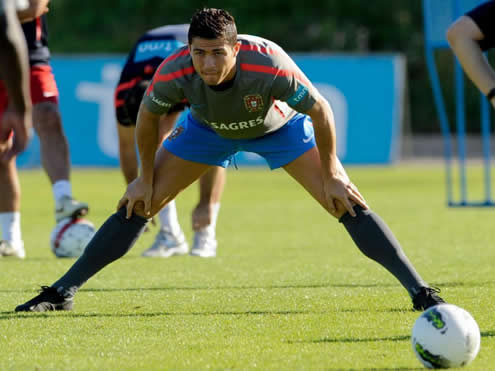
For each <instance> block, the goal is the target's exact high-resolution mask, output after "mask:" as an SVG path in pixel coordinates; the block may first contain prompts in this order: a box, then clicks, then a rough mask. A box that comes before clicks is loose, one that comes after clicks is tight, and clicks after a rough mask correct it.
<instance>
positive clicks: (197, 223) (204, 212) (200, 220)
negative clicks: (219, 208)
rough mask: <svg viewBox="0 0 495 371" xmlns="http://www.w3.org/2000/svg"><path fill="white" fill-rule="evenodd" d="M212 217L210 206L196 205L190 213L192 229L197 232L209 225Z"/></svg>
mask: <svg viewBox="0 0 495 371" xmlns="http://www.w3.org/2000/svg"><path fill="white" fill-rule="evenodd" d="M212 215H213V211H212V205H210V204H198V205H197V206H196V207H195V208H194V210H193V212H192V228H193V230H194V231H195V232H196V231H199V230H200V229H203V228H205V227H207V226H209V225H210V224H211V218H212Z"/></svg>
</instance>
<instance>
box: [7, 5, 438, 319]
mask: <svg viewBox="0 0 495 371" xmlns="http://www.w3.org/2000/svg"><path fill="white" fill-rule="evenodd" d="M184 99H187V101H188V102H189V103H190V105H191V110H190V112H189V114H188V116H187V119H186V120H185V121H184V122H181V123H180V124H179V126H178V127H177V128H176V129H175V133H174V134H173V135H171V136H170V137H168V138H167V139H166V140H165V141H164V143H163V146H162V148H160V150H159V151H158V153H156V151H155V149H156V146H157V145H158V143H159V140H160V138H159V135H158V125H159V120H160V117H161V116H162V115H163V114H165V113H167V112H168V110H169V109H170V108H172V107H173V106H174V105H176V104H177V103H179V102H181V101H183V100H184ZM136 137H137V143H138V148H139V155H140V156H139V158H140V165H141V166H140V174H139V176H138V177H137V178H136V179H135V180H134V181H133V182H132V183H131V184H129V186H128V187H127V191H126V192H125V194H124V196H123V197H122V198H121V199H120V201H119V203H118V207H117V212H116V213H115V214H113V215H112V216H110V217H109V218H108V219H107V221H106V222H105V223H104V224H103V226H102V227H101V228H100V229H99V230H98V232H97V233H96V235H95V236H94V238H93V239H92V240H91V241H90V242H89V244H88V246H87V247H86V249H85V251H84V253H83V255H82V256H81V257H80V258H79V259H78V260H77V261H76V262H75V264H74V265H73V266H72V267H71V268H70V269H69V271H68V272H66V273H65V274H64V275H63V276H62V277H61V278H60V279H59V280H57V281H56V282H55V283H54V284H53V285H52V286H50V287H46V286H45V287H43V288H42V292H41V293H40V294H39V295H38V296H36V297H34V298H33V299H31V300H29V301H28V302H26V303H24V304H21V305H19V306H18V307H17V308H16V309H15V310H16V311H47V310H70V309H72V306H73V298H74V294H75V293H76V292H77V290H78V289H79V288H80V287H81V286H82V285H83V284H84V283H85V282H86V281H87V280H88V279H89V278H90V277H92V276H93V275H94V274H96V273H97V272H98V271H99V270H101V269H102V268H103V267H105V266H106V265H107V264H109V263H111V262H113V261H115V260H116V259H118V258H120V257H121V256H123V255H124V254H125V253H126V252H127V251H128V250H129V249H130V248H131V247H132V245H133V243H134V241H135V240H136V239H137V238H138V237H139V234H140V233H141V231H142V230H143V228H144V226H145V225H146V223H147V221H148V219H149V218H151V217H152V216H153V215H155V214H156V213H157V212H158V211H159V210H160V209H161V208H162V207H163V206H164V205H165V204H167V203H168V202H170V201H171V200H173V199H174V198H175V196H176V195H177V194H178V193H179V192H180V191H182V190H183V189H184V188H186V187H187V186H188V185H190V184H191V183H192V182H194V181H195V180H196V179H198V178H199V177H200V176H201V175H202V174H204V173H205V172H206V171H208V170H209V169H210V168H211V167H212V166H227V165H228V163H229V162H230V160H231V158H232V156H233V155H234V154H235V153H236V152H238V151H242V150H245V151H249V152H256V153H258V154H260V155H261V156H263V157H264V158H265V159H266V160H267V162H268V164H269V166H270V167H271V168H272V169H273V168H278V167H282V168H283V169H284V170H285V171H286V172H287V173H288V174H289V175H291V176H292V177H293V178H294V179H295V180H296V181H297V182H299V183H300V184H301V186H302V187H303V188H304V189H306V191H308V192H309V193H310V195H311V196H312V197H313V198H314V199H315V200H316V201H317V202H318V203H319V204H320V205H321V206H322V207H323V208H324V209H325V210H327V211H328V213H329V214H331V215H332V216H334V217H335V218H337V219H338V220H339V221H340V222H341V223H342V224H343V225H344V227H345V228H346V230H347V232H348V233H349V234H350V236H351V237H352V239H353V240H354V242H355V243H356V245H357V246H358V248H359V249H360V250H361V251H362V252H363V253H364V254H365V255H366V256H368V257H369V258H371V259H373V260H375V261H377V262H378V263H380V264H381V265H382V266H383V267H385V268H386V269H387V270H388V271H389V272H390V273H392V274H393V275H394V276H395V277H396V278H397V279H398V280H399V282H400V283H401V284H402V285H403V286H404V288H405V289H406V290H407V291H408V293H409V295H410V296H411V298H412V302H413V308H414V309H417V310H423V309H425V308H428V307H430V306H432V305H435V304H439V303H443V302H444V301H443V300H442V299H441V298H440V297H439V296H438V295H437V292H438V290H436V289H433V288H431V287H429V286H428V285H427V284H426V282H425V281H424V280H423V279H422V278H421V277H420V275H419V274H418V273H417V272H416V270H415V269H414V267H413V266H412V264H411V263H410V262H409V260H408V259H407V257H406V256H405V254H404V252H403V250H402V248H401V246H400V244H399V242H398V241H397V240H396V238H395V237H394V235H393V234H392V232H391V231H390V229H389V228H388V226H387V225H386V224H385V222H384V221H383V220H382V219H380V217H379V216H378V215H376V214H375V213H374V212H373V211H371V210H370V209H369V208H368V206H367V204H366V202H365V200H364V199H363V197H362V196H361V194H360V193H359V191H358V189H357V187H356V186H355V185H354V184H353V183H352V182H351V181H350V180H349V178H348V177H347V174H346V172H345V170H344V168H343V167H342V166H341V164H340V162H339V160H338V158H337V155H336V148H335V145H336V140H335V124H334V120H333V114H332V110H331V108H330V105H329V104H328V102H327V101H326V100H325V99H324V98H323V97H322V96H321V95H320V94H319V93H318V91H317V90H316V89H315V88H314V86H313V85H312V84H311V82H310V81H308V79H307V78H306V76H305V75H304V74H303V73H302V72H301V71H300V70H299V68H298V67H297V66H296V64H295V63H294V62H293V61H292V59H291V58H290V57H289V56H288V55H287V54H286V53H285V52H284V50H283V49H282V48H280V47H279V46H278V45H276V44H275V43H273V42H271V41H268V40H266V39H262V38H260V37H255V36H250V35H237V29H236V25H235V21H234V18H233V17H232V16H231V15H230V14H229V13H228V12H226V11H225V10H222V9H212V8H207V9H202V10H199V11H198V12H196V13H195V14H194V15H193V17H192V19H191V24H190V28H189V33H188V45H187V46H184V47H183V48H180V49H179V50H178V51H176V52H175V53H174V54H172V55H171V56H169V57H168V58H167V59H165V60H164V61H163V62H162V64H161V65H160V67H159V68H158V69H157V71H156V72H155V75H154V77H153V80H152V82H151V84H150V85H149V87H148V89H147V91H146V94H145V96H144V98H143V102H142V103H141V108H140V110H139V114H138V121H137V126H136ZM329 238H331V236H329Z"/></svg>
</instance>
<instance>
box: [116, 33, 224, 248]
mask: <svg viewBox="0 0 495 371" xmlns="http://www.w3.org/2000/svg"><path fill="white" fill-rule="evenodd" d="M188 29H189V25H188V24H181V25H170V26H163V27H159V28H155V29H153V30H150V31H148V32H146V33H145V34H144V35H142V36H141V37H140V38H139V40H138V41H137V42H136V44H135V45H134V46H133V48H132V50H131V52H130V53H129V56H128V57H127V60H126V63H125V65H124V68H123V70H122V73H121V75H120V80H119V83H118V85H117V88H116V90H115V108H116V116H117V132H118V137H119V150H120V152H119V153H120V167H121V169H122V172H123V174H124V178H125V180H126V182H127V184H129V183H131V182H132V181H133V180H134V179H136V178H137V176H138V159H137V155H136V140H135V131H136V130H135V127H136V120H137V114H138V110H139V106H140V104H141V99H142V98H143V94H144V92H145V90H146V88H147V87H148V84H149V82H150V80H151V78H152V77H153V74H154V72H155V70H156V69H157V68H158V66H159V65H160V63H161V62H162V61H163V60H164V59H165V58H166V57H168V56H169V55H170V54H172V53H173V52H174V50H175V49H177V48H178V47H181V46H184V45H185V44H186V43H187V31H188ZM185 106H186V102H180V103H179V104H176V105H175V106H174V107H172V108H171V109H170V110H169V111H168V112H167V114H166V115H163V116H162V117H161V118H160V134H159V137H160V140H159V142H160V143H161V142H162V139H163V138H165V137H167V136H168V135H169V134H170V132H171V131H172V129H173V127H174V126H175V124H176V122H177V119H178V118H179V116H180V113H181V112H182V111H183V109H184V107H185ZM224 184H225V169H224V168H222V167H218V166H216V167H213V168H212V169H211V170H210V171H209V172H208V173H206V174H205V175H203V177H202V178H201V179H200V200H199V203H198V205H197V206H196V208H195V209H194V211H193V214H192V226H193V229H194V231H195V234H194V242H193V246H192V248H191V252H190V253H191V255H193V256H200V257H203V258H208V257H214V256H216V251H217V240H216V237H215V227H216V222H217V218H218V212H219V209H220V198H221V195H222V192H223V187H224ZM158 219H159V220H160V230H159V232H158V234H157V235H156V238H155V242H154V243H153V245H151V247H150V248H149V249H147V250H146V251H144V253H143V256H146V257H163V258H167V257H170V256H174V255H183V254H187V252H188V249H189V247H188V244H187V242H186V239H185V237H184V233H183V232H182V229H181V227H180V224H179V221H178V218H177V209H176V206H175V201H174V200H172V201H170V202H169V203H168V204H167V205H166V206H165V207H164V208H163V209H162V210H160V212H159V213H158Z"/></svg>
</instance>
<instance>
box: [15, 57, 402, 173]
mask: <svg viewBox="0 0 495 371" xmlns="http://www.w3.org/2000/svg"><path fill="white" fill-rule="evenodd" d="M293 58H294V60H295V62H296V63H297V64H298V65H299V66H300V68H301V69H302V70H303V72H304V73H305V74H306V75H307V76H308V78H309V79H310V80H311V81H312V82H313V84H314V85H315V86H316V87H317V88H318V90H319V91H320V93H321V94H322V95H323V96H324V97H325V98H327V100H328V101H329V102H330V103H331V106H332V109H333V111H334V116H335V123H336V128H337V152H338V155H339V157H340V159H341V160H342V162H343V163H347V164H389V163H392V162H393V161H395V160H396V159H397V158H398V155H399V149H400V148H399V147H400V137H401V135H400V134H401V122H402V108H403V99H404V78H405V63H404V60H403V58H402V57H401V56H399V55H367V56H355V55H297V54H296V55H293ZM124 61H125V58H124V56H108V57H107V56H71V57H62V56H55V57H54V58H53V60H52V67H53V70H54V73H55V76H56V79H57V85H58V88H59V91H60V110H61V114H62V118H63V123H64V129H65V133H66V135H67V138H68V141H69V146H70V153H71V162H72V164H73V165H74V166H118V140H117V130H116V122H115V115H114V106H113V94H114V89H115V86H116V84H117V81H118V78H119V74H120V71H121V68H122V66H123V64H124ZM236 162H237V164H239V165H263V164H265V162H264V160H263V159H261V158H260V157H259V156H257V155H255V154H250V153H240V154H239V155H238V156H236ZM18 165H19V166H20V167H33V166H39V165H40V156H39V141H38V140H37V138H36V137H35V138H33V140H32V142H31V143H30V145H29V147H28V149H27V150H26V151H25V152H24V153H23V154H21V155H20V156H19V158H18Z"/></svg>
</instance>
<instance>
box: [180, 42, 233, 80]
mask: <svg viewBox="0 0 495 371" xmlns="http://www.w3.org/2000/svg"><path fill="white" fill-rule="evenodd" d="M239 48H240V43H237V44H236V45H230V44H228V43H227V42H226V41H225V40H224V39H203V38H201V37H195V38H193V39H192V42H191V44H190V45H189V51H190V53H191V57H192V62H193V66H194V69H195V70H196V73H198V74H199V76H201V78H202V79H203V81H204V82H205V84H207V85H218V84H221V83H222V82H226V81H229V80H230V79H232V78H233V77H234V76H235V61H236V57H237V53H239Z"/></svg>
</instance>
